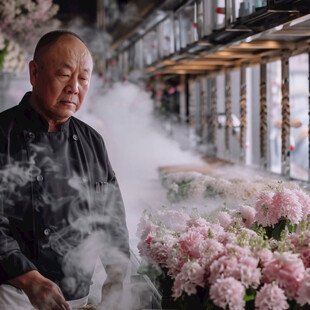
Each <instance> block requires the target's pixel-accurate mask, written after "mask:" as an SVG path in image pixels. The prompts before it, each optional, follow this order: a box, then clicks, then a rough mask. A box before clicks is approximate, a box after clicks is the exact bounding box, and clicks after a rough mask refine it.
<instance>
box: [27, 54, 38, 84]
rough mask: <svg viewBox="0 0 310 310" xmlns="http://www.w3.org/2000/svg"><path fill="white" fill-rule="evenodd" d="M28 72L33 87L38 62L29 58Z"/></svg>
mask: <svg viewBox="0 0 310 310" xmlns="http://www.w3.org/2000/svg"><path fill="white" fill-rule="evenodd" d="M29 74H30V83H31V85H32V86H33V87H34V86H35V85H36V81H37V79H38V64H37V63H36V62H35V61H34V60H31V61H30V62H29Z"/></svg>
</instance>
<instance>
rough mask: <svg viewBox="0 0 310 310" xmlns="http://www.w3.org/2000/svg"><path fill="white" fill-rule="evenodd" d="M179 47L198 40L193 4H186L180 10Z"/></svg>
mask: <svg viewBox="0 0 310 310" xmlns="http://www.w3.org/2000/svg"><path fill="white" fill-rule="evenodd" d="M180 25H181V47H182V48H185V47H186V46H187V45H188V44H191V43H194V42H196V41H197V40H198V32H197V20H196V10H195V4H194V3H193V4H191V5H188V6H186V7H184V8H183V9H182V11H181V12H180Z"/></svg>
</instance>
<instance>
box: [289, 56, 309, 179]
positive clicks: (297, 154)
mask: <svg viewBox="0 0 310 310" xmlns="http://www.w3.org/2000/svg"><path fill="white" fill-rule="evenodd" d="M289 68H290V75H289V81H290V107H291V139H290V141H291V177H293V178H297V179H301V180H307V179H308V167H309V160H308V144H309V143H308V123H309V116H308V54H301V55H297V56H294V57H291V58H290V60H289Z"/></svg>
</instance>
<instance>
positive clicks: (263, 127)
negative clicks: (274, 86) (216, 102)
mask: <svg viewBox="0 0 310 310" xmlns="http://www.w3.org/2000/svg"><path fill="white" fill-rule="evenodd" d="M266 80H267V58H266V57H263V58H262V62H261V65H260V100H259V101H260V135H259V137H260V167H261V168H263V169H265V170H266V169H267V111H268V110H267V100H266V92H267V88H266Z"/></svg>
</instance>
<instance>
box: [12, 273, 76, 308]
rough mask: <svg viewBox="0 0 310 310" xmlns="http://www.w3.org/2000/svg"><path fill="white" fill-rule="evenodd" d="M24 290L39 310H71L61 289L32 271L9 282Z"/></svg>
mask: <svg viewBox="0 0 310 310" xmlns="http://www.w3.org/2000/svg"><path fill="white" fill-rule="evenodd" d="M9 283H11V284H12V285H14V286H16V287H18V288H20V289H22V290H23V291H24V292H25V294H26V295H27V296H28V298H29V300H30V302H31V304H32V305H33V306H34V307H35V308H36V309H39V310H70V309H71V307H70V305H69V304H68V303H67V302H66V301H65V299H64V297H63V294H62V292H61V290H60V288H59V287H58V286H57V285H56V284H55V283H54V282H52V281H51V280H49V279H47V278H45V277H43V276H42V275H41V274H40V273H39V272H38V271H36V270H32V271H29V272H27V273H25V274H23V275H21V276H18V277H16V278H14V279H11V280H10V281H9Z"/></svg>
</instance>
